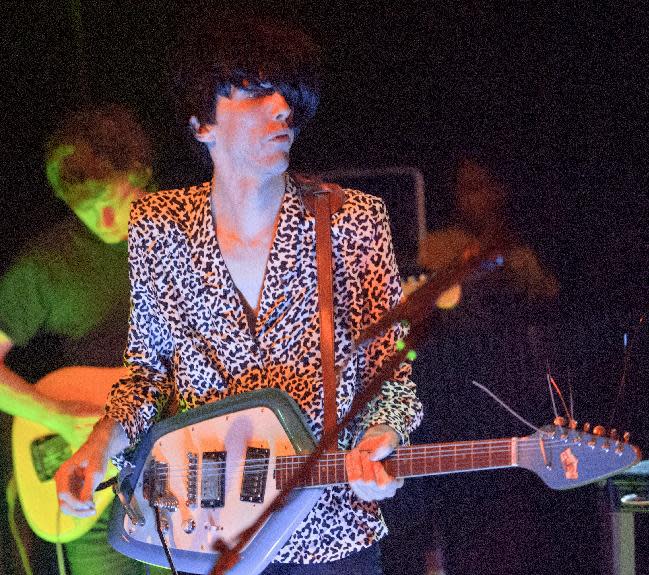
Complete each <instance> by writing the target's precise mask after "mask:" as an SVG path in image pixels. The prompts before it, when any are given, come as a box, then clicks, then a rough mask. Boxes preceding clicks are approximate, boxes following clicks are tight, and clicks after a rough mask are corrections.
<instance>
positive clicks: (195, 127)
mask: <svg viewBox="0 0 649 575" xmlns="http://www.w3.org/2000/svg"><path fill="white" fill-rule="evenodd" d="M189 127H190V128H191V130H192V132H193V133H194V138H196V140H198V141H199V142H201V143H203V144H208V145H209V144H211V143H213V142H214V141H215V140H216V134H215V132H214V127H215V125H214V124H201V123H200V122H199V121H198V118H197V117H196V116H192V117H191V118H189Z"/></svg>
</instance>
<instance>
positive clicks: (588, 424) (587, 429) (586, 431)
mask: <svg viewBox="0 0 649 575" xmlns="http://www.w3.org/2000/svg"><path fill="white" fill-rule="evenodd" d="M589 431H590V423H588V422H586V423H584V433H588V432H589Z"/></svg>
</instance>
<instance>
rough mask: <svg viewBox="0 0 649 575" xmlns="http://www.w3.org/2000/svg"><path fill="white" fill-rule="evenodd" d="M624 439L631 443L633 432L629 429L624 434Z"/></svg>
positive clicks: (625, 441)
mask: <svg viewBox="0 0 649 575" xmlns="http://www.w3.org/2000/svg"><path fill="white" fill-rule="evenodd" d="M622 439H623V440H624V443H629V440H630V439H631V434H630V433H629V432H628V431H625V432H624V435H623V436H622Z"/></svg>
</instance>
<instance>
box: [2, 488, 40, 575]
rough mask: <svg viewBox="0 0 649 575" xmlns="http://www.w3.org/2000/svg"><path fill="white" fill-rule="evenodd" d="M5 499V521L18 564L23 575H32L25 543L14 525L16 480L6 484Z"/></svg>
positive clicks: (15, 524)
mask: <svg viewBox="0 0 649 575" xmlns="http://www.w3.org/2000/svg"><path fill="white" fill-rule="evenodd" d="M5 495H6V498H7V520H8V521H9V531H11V535H12V537H13V538H14V544H15V545H16V549H17V550H18V555H20V562H21V563H22V566H23V570H24V571H25V575H33V571H32V566H31V563H30V562H29V556H28V555H27V549H26V547H25V542H24V541H23V538H22V536H21V535H20V530H19V529H18V524H17V523H16V503H17V502H18V491H17V489H16V478H15V477H13V476H12V477H11V478H10V479H9V482H8V483H7V490H6V492H5Z"/></svg>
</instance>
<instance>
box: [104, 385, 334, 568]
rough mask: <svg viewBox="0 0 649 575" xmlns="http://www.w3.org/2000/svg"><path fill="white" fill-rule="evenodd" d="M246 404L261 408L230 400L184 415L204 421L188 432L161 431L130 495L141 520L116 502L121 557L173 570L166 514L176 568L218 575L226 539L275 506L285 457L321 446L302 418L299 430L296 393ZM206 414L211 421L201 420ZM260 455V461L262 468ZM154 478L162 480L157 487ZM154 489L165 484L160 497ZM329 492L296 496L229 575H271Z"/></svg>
mask: <svg viewBox="0 0 649 575" xmlns="http://www.w3.org/2000/svg"><path fill="white" fill-rule="evenodd" d="M240 397H245V400H244V401H247V402H249V403H250V405H251V407H249V408H245V403H244V404H243V405H242V404H241V401H240V398H239V399H238V398H230V399H228V400H226V401H220V402H218V403H217V404H209V405H207V406H203V407H202V408H199V409H196V410H192V411H191V412H188V413H186V414H182V416H181V417H189V418H191V419H192V420H194V421H193V422H192V423H190V424H189V425H187V426H185V427H181V428H179V429H172V430H171V431H169V432H165V430H164V429H163V430H162V432H163V433H162V435H161V434H160V431H161V427H162V426H164V424H165V423H166V422H163V423H161V424H159V425H157V426H156V431H158V433H156V437H155V438H152V439H153V440H152V441H151V443H150V446H151V447H150V451H149V455H148V456H147V457H146V460H145V461H144V463H143V465H142V464H141V465H140V466H139V471H138V470H136V474H138V478H137V482H136V483H135V487H134V490H133V494H132V497H131V498H130V502H131V504H132V505H133V508H134V509H135V510H136V512H137V513H138V514H139V515H140V518H139V519H137V520H136V521H135V522H134V521H133V519H132V518H131V517H129V515H128V514H126V513H124V511H123V510H122V508H121V506H119V505H118V502H117V501H116V503H115V507H114V512H113V513H114V515H115V514H116V515H118V519H117V521H115V517H114V518H113V521H114V523H113V526H112V528H111V543H112V545H113V546H114V547H115V548H116V549H117V550H118V551H120V552H121V553H124V554H125V555H128V556H131V557H133V558H136V559H139V560H143V559H144V560H145V561H147V562H148V563H152V564H155V565H161V566H164V567H168V562H167V559H166V557H165V554H164V551H163V549H162V548H161V543H160V537H159V534H158V531H157V527H156V508H157V509H159V510H160V518H161V525H162V526H163V532H164V534H165V538H166V541H167V544H168V546H169V549H170V552H171V555H172V558H173V561H174V564H175V566H176V568H177V569H178V570H180V571H189V572H191V573H209V572H210V570H211V569H212V567H213V564H214V562H215V560H216V558H217V557H218V555H217V554H216V553H215V552H214V545H215V543H216V542H217V540H219V539H220V540H222V541H224V542H225V543H227V544H232V543H234V542H235V538H236V536H237V535H239V533H240V532H241V530H242V529H243V528H246V527H249V526H250V525H252V523H254V521H255V520H256V519H257V518H258V517H259V515H260V514H261V513H262V512H263V511H264V510H265V509H266V507H268V505H269V504H270V503H271V502H272V501H273V499H274V498H275V495H276V494H277V493H278V488H277V485H276V483H275V481H274V480H273V472H272V470H273V469H274V466H275V459H276V457H277V456H284V455H295V454H297V453H301V452H304V451H307V452H308V451H311V450H312V449H313V447H314V444H313V441H312V440H311V438H310V435H309V433H308V431H307V429H306V426H305V424H304V423H303V422H302V421H301V417H300V422H299V424H297V417H296V416H298V415H299V412H298V408H297V406H295V405H294V404H293V405H290V403H288V402H287V401H286V399H287V398H286V396H284V395H281V396H278V395H276V390H272V389H269V390H262V391H260V392H255V393H253V394H246V395H245V396H240ZM234 407H236V409H231V408H234ZM242 407H243V408H242ZM273 407H274V409H273ZM206 414H209V419H204V420H201V419H202V417H203V416H204V415H206ZM219 414H220V415H219ZM177 419H178V418H174V421H177ZM280 420H283V421H284V423H285V424H287V425H289V427H290V429H286V428H285V427H284V426H283V425H282V423H281V421H280ZM300 426H301V427H302V429H300ZM256 450H259V451H256ZM256 456H259V457H260V458H261V459H260V461H261V463H260V464H257V463H255V457H256ZM246 460H248V463H247V464H246ZM244 470H245V471H246V473H245V474H244ZM152 474H156V475H157V480H156V482H154V483H152V481H151V476H152ZM165 478H166V481H165ZM152 484H157V487H155V488H154V489H153V490H152V489H151V487H150V486H151V485H152ZM161 486H164V487H161ZM152 491H156V493H153V492H152ZM321 493H322V489H321V488H311V489H303V490H300V491H298V492H296V494H295V495H294V496H293V498H292V500H291V503H290V504H289V505H288V506H287V507H285V508H284V509H282V510H281V511H280V512H278V513H275V514H273V515H272V516H271V517H270V519H269V520H268V521H267V522H266V524H265V525H264V527H263V528H262V529H261V530H260V531H259V533H258V534H257V535H256V536H255V538H254V545H249V546H248V548H246V549H244V551H243V553H242V559H241V561H240V562H239V563H238V564H237V566H236V567H235V568H233V569H232V570H231V571H230V572H229V573H232V574H233V575H234V574H241V575H243V574H245V575H254V574H256V573H259V572H261V571H263V569H264V568H265V567H266V565H268V563H270V561H271V560H272V559H273V557H274V556H275V554H276V553H277V551H278V550H279V549H280V547H281V546H282V545H283V544H284V543H285V542H286V540H287V539H288V538H289V537H290V536H291V534H292V533H293V531H294V530H295V529H296V528H297V526H298V525H299V523H300V522H301V521H302V519H304V517H306V515H307V514H308V512H309V511H310V510H311V509H312V508H313V506H314V505H315V503H316V501H317V500H318V498H319V497H320V494H321ZM138 502H148V504H147V505H140V504H138Z"/></svg>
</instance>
